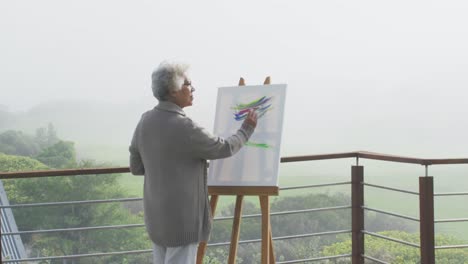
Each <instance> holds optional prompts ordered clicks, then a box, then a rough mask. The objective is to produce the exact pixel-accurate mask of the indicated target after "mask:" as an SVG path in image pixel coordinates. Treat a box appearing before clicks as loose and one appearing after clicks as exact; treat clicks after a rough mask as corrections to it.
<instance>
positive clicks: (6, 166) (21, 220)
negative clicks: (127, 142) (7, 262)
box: [0, 150, 151, 263]
mask: <svg viewBox="0 0 468 264" xmlns="http://www.w3.org/2000/svg"><path fill="white" fill-rule="evenodd" d="M73 151H74V150H73ZM0 166H1V169H2V170H3V171H21V170H37V169H47V166H45V165H44V164H42V163H40V162H39V161H36V160H33V159H31V158H27V157H19V156H9V155H5V154H1V155H0ZM61 167H62V166H61ZM78 167H81V168H85V167H99V164H96V163H94V162H91V161H84V162H80V163H79V164H78ZM118 177H119V176H118V175H116V174H111V175H86V176H85V175H83V176H70V177H43V178H29V179H9V180H4V185H5V190H6V192H7V195H8V197H9V199H10V202H11V204H18V203H40V202H60V201H79V200H95V199H111V198H122V197H126V196H127V195H126V193H125V192H124V191H123V190H122V188H121V187H120V185H119V183H118V182H117V178H118ZM13 213H14V215H15V219H16V222H17V225H18V228H19V230H40V229H56V228H72V227H88V226H100V225H118V224H131V223H142V216H141V215H134V214H131V213H130V212H129V211H128V210H127V209H126V208H124V207H123V206H122V205H121V204H120V203H105V204H86V205H72V206H70V205H66V206H45V207H26V208H17V209H14V211H13ZM22 239H23V241H24V242H26V243H27V245H28V247H29V248H31V252H32V253H31V254H32V255H33V256H51V255H52V256H57V255H58V256H60V255H71V254H83V253H93V252H111V251H121V250H134V249H147V248H149V247H150V246H151V244H150V242H149V240H148V238H147V235H146V232H145V230H144V228H131V229H117V230H99V231H82V232H60V233H51V234H35V235H29V236H23V237H22ZM149 257H150V256H148V255H129V256H109V257H101V258H83V259H79V260H73V261H71V262H70V263H148V262H150V261H149V260H148V258H149ZM50 263H62V262H61V261H58V260H53V261H51V262H50Z"/></svg>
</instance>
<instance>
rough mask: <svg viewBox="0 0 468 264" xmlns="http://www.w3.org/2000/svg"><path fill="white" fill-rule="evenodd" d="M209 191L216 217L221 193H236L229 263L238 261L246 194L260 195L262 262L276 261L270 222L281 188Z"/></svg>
mask: <svg viewBox="0 0 468 264" xmlns="http://www.w3.org/2000/svg"><path fill="white" fill-rule="evenodd" d="M270 82H271V79H270V77H266V79H265V82H264V83H263V84H270ZM244 85H245V81H244V79H243V78H240V80H239V86H244ZM208 193H209V194H210V195H211V200H210V207H211V215H212V216H213V217H214V215H215V211H216V205H217V203H218V198H219V196H220V195H236V207H235V209H234V222H233V224H232V234H231V246H230V248H229V259H228V263H229V264H234V263H235V262H236V254H237V245H238V242H239V231H240V223H241V215H242V201H243V199H244V196H246V195H249V196H258V197H259V199H260V208H261V213H262V262H261V263H262V264H271V263H276V261H275V254H274V251H273V240H272V236H271V223H270V199H269V197H270V196H273V195H275V196H277V195H278V193H279V189H278V187H276V186H272V187H270V186H268V187H263V186H245V187H244V186H208ZM205 250H206V242H201V243H200V244H199V246H198V253H197V264H202V263H203V257H204V255H205Z"/></svg>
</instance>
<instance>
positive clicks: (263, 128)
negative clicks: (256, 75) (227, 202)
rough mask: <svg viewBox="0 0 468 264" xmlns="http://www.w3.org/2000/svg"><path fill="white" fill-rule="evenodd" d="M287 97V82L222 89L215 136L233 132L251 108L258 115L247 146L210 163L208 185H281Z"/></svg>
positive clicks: (227, 134) (219, 91) (227, 135)
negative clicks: (283, 132)
mask: <svg viewBox="0 0 468 264" xmlns="http://www.w3.org/2000/svg"><path fill="white" fill-rule="evenodd" d="M285 99H286V84H274V85H257V86H234V87H221V88H219V90H218V100H217V104H216V118H215V126H214V134H215V135H218V136H221V137H224V138H226V137H229V136H231V135H232V134H234V133H235V132H236V131H237V130H238V129H239V128H240V126H241V125H242V122H243V119H244V117H245V115H246V111H247V110H248V109H256V111H257V114H258V117H259V118H258V121H257V127H256V129H255V132H254V133H253V135H252V137H251V138H250V140H249V141H248V143H247V144H246V146H244V147H243V148H242V149H241V150H240V151H239V152H238V153H237V154H235V155H234V156H233V157H230V158H226V159H219V160H212V161H211V162H210V169H209V173H208V185H210V186H278V174H279V171H278V169H279V162H280V147H281V135H282V130H283V117H284V103H285ZM249 103H250V104H249Z"/></svg>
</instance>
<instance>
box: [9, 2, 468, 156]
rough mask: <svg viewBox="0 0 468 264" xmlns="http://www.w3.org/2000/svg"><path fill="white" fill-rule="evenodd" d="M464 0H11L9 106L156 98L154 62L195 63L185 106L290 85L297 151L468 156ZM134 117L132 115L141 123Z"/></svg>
mask: <svg viewBox="0 0 468 264" xmlns="http://www.w3.org/2000/svg"><path fill="white" fill-rule="evenodd" d="M467 13H468V3H466V1H447V0H441V1H375V0H372V1H333V0H327V1H229V2H227V1H184V2H182V1H90V0H82V1H50V0H41V1H32V0H30V1H2V2H1V3H0V33H1V34H0V35H1V41H0V72H1V75H0V91H1V92H0V105H4V106H7V107H8V109H10V111H24V110H27V109H30V108H31V107H33V106H35V105H37V104H40V103H43V102H48V101H57V100H63V99H78V100H93V101H105V102H113V103H127V102H141V105H142V106H144V107H142V108H150V107H152V106H153V105H155V104H156V103H157V101H156V100H155V99H154V98H153V97H152V94H151V88H150V74H151V71H152V70H153V69H154V68H155V67H157V66H158V64H159V63H160V62H161V61H163V60H176V61H181V62H186V63H189V64H190V65H191V78H192V82H193V84H194V86H195V87H196V89H197V91H196V92H195V94H194V96H195V101H194V106H193V107H190V108H187V112H188V114H189V115H190V116H192V117H193V119H195V120H197V121H198V123H200V124H202V125H203V126H205V127H207V128H208V129H209V130H211V128H212V127H213V119H214V113H213V112H214V110H215V104H216V93H217V87H220V86H231V85H233V84H237V81H238V78H239V77H240V76H243V77H244V78H245V79H246V82H247V84H259V83H261V82H263V79H264V77H265V76H267V75H270V76H272V81H273V83H287V84H288V94H287V100H286V113H285V122H284V124H285V127H284V138H283V143H284V145H283V151H285V152H286V154H304V153H309V154H313V153H323V152H341V151H343V152H344V151H352V150H360V149H364V150H369V151H378V152H384V153H394V154H401V155H405V154H407V155H419V156H422V157H426V156H429V157H452V156H464V157H467V156H468V148H467V147H468V144H467V143H466V135H467V133H468V124H467V114H468V106H467V102H468V89H467V84H468V75H467V72H468V48H467V47H468V27H467V25H468V16H466V14H467ZM131 125H133V124H131Z"/></svg>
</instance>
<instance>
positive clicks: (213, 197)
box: [197, 195, 219, 264]
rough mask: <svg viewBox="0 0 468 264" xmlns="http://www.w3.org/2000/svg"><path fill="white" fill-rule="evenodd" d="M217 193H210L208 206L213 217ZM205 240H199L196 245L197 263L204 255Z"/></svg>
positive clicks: (201, 261) (200, 263) (199, 263)
mask: <svg viewBox="0 0 468 264" xmlns="http://www.w3.org/2000/svg"><path fill="white" fill-rule="evenodd" d="M218 198H219V196H218V195H211V199H210V208H211V216H212V217H214V215H215V211H216V205H217V204H218ZM206 243H207V242H206V241H203V242H200V244H199V245H198V251H197V264H202V263H203V257H204V256H205V251H206Z"/></svg>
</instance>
